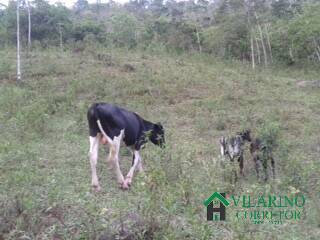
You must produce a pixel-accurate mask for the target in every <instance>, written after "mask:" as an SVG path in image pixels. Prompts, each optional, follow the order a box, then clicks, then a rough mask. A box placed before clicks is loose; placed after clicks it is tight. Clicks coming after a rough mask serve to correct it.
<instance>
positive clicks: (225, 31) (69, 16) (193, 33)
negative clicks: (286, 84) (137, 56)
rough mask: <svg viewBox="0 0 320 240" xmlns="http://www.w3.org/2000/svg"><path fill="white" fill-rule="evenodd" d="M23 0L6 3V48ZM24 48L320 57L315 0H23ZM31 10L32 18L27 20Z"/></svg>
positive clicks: (266, 61) (2, 32)
mask: <svg viewBox="0 0 320 240" xmlns="http://www.w3.org/2000/svg"><path fill="white" fill-rule="evenodd" d="M16 10H17V1H10V2H9V4H8V6H5V5H1V7H0V46H1V47H4V46H14V45H15V42H16ZM19 10H20V25H21V26H20V33H21V41H22V48H23V49H26V48H24V46H27V42H28V31H29V22H28V21H29V19H30V28H31V29H30V35H31V36H30V47H31V44H32V47H42V48H48V47H50V46H60V47H61V48H64V49H65V48H73V49H81V48H84V47H85V45H86V44H98V45H102V46H109V47H125V48H128V49H132V48H141V49H147V50H152V51H164V50H167V51H176V52H178V53H179V52H185V51H187V52H191V53H192V52H200V53H208V54H212V55H214V56H216V57H221V58H225V59H238V60H241V61H246V62H250V63H251V64H252V67H253V68H254V67H255V66H256V65H265V66H266V65H270V64H272V63H275V62H276V63H285V64H297V63H300V64H301V63H303V64H306V63H308V64H309V63H312V62H313V63H319V62H320V18H319V16H320V3H319V1H316V0H211V1H206V0H198V1H194V0H189V1H174V0H168V1H163V0H134V1H132V0H131V1H129V2H128V3H125V4H119V3H116V2H114V1H112V0H110V1H109V2H108V3H101V2H100V1H97V3H96V4H89V3H88V2H87V1H86V0H78V1H77V2H76V3H75V5H74V6H73V7H72V9H69V8H67V7H65V6H64V5H62V4H58V3H57V4H55V5H50V4H49V3H48V2H46V1H45V0H34V1H30V2H28V1H26V0H22V1H19ZM28 14H30V18H28Z"/></svg>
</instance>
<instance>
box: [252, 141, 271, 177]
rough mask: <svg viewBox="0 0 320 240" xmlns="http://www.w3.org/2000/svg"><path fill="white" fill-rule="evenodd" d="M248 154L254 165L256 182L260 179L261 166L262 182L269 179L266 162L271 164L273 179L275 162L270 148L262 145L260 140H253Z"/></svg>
mask: <svg viewBox="0 0 320 240" xmlns="http://www.w3.org/2000/svg"><path fill="white" fill-rule="evenodd" d="M250 153H251V156H252V159H253V161H254V163H255V168H256V173H257V178H258V180H259V179H260V174H259V172H260V168H261V165H262V166H263V169H264V173H265V176H264V181H267V180H268V178H269V175H268V169H267V168H268V162H269V161H270V162H271V170H272V177H273V178H275V161H274V158H273V152H272V148H271V147H270V146H268V145H267V144H264V143H263V141H262V140H261V139H260V138H254V139H253V140H252V142H251V144H250Z"/></svg>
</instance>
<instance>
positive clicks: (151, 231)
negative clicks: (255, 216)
mask: <svg viewBox="0 0 320 240" xmlns="http://www.w3.org/2000/svg"><path fill="white" fill-rule="evenodd" d="M98 52H99V54H100V56H98ZM14 56H15V52H14V51H13V50H11V49H9V51H8V49H6V50H2V51H0V77H1V79H0V81H1V82H0V131H1V138H0V206H1V208H0V226H1V227H0V239H1V238H5V239H19V238H23V237H24V238H25V239H99V238H100V239H114V238H116V237H117V238H119V239H143V238H144V239H216V238H218V237H219V238H221V239H252V238H255V239H302V238H304V239H318V236H319V235H320V226H319V222H320V210H319V209H320V204H319V200H320V196H319V192H320V188H319V186H320V182H319V174H320V162H319V156H320V150H319V145H320V138H319V133H320V124H319V121H320V111H319V106H320V91H319V89H317V88H308V87H306V88H301V87H298V86H297V84H296V83H297V81H299V80H315V79H317V78H318V76H319V74H320V72H319V71H317V70H313V69H294V68H280V67H278V68H276V67H275V68H273V69H257V70H256V71H254V72H253V71H252V70H251V69H250V66H248V65H245V64H243V63H239V62H226V63H225V62H221V61H219V60H217V59H213V58H211V57H210V56H206V55H203V56H199V55H195V56H192V55H168V54H165V53H162V54H158V55H153V54H150V53H147V52H127V51H123V50H112V51H111V50H108V49H99V50H95V49H89V50H86V51H85V52H83V53H72V52H71V51H70V52H65V53H63V54H61V53H60V52H59V51H57V50H56V49H48V50H46V51H37V50H35V51H34V52H32V54H31V56H30V58H29V59H26V58H25V56H24V57H23V62H22V65H23V71H22V72H23V83H22V84H21V85H19V86H17V85H16V83H15V80H14V69H15V61H14ZM101 56H102V57H101ZM125 64H131V65H133V66H134V68H135V71H133V72H127V71H125V68H124V65H125ZM95 101H98V102H100V101H104V102H111V103H116V104H119V105H121V106H124V107H126V108H128V109H130V110H133V111H135V112H138V113H139V114H140V115H141V116H143V117H144V118H145V119H148V120H151V121H154V122H157V121H160V122H162V123H163V125H164V126H165V129H166V140H167V148H166V149H165V150H160V149H158V148H157V147H155V146H153V145H152V144H148V146H147V147H146V148H145V149H144V150H143V151H142V158H143V162H144V165H145V170H146V171H145V174H144V175H141V174H140V175H139V174H137V175H136V176H135V178H134V181H133V186H132V188H131V189H130V191H121V190H120V189H119V187H118V185H117V183H116V180H115V178H114V174H113V173H112V172H111V171H110V170H108V169H107V166H106V154H105V152H104V150H103V149H102V148H100V158H99V162H98V176H99V178H100V183H101V185H102V192H101V193H99V194H95V193H94V192H92V190H91V186H90V182H91V176H90V166H89V160H88V155H87V154H88V148H89V145H88V142H89V141H88V140H89V139H88V129H87V122H86V111H87V108H88V107H89V106H90V105H91V103H92V102H95ZM244 128H251V129H252V132H253V135H255V136H257V135H258V134H261V133H262V132H263V131H269V130H273V129H274V128H277V130H278V138H277V141H278V147H277V148H276V149H275V159H276V173H277V176H276V179H275V180H274V181H271V180H270V181H269V182H267V183H259V182H257V180H256V177H255V171H254V165H253V163H252V160H251V159H250V156H249V154H248V153H247V152H248V151H247V152H246V155H245V175H246V177H245V178H241V179H240V180H239V181H238V182H236V183H234V182H233V181H232V179H231V178H232V177H231V176H232V167H230V166H228V165H230V164H224V165H225V166H224V167H223V166H221V165H220V163H219V161H221V159H220V158H219V146H218V140H219V137H220V136H221V135H231V134H234V133H235V132H237V131H239V130H241V129H244ZM120 161H121V168H122V170H123V172H125V173H126V172H127V171H128V169H129V167H130V163H131V156H130V154H129V151H127V150H125V149H122V150H121V157H120ZM216 190H218V191H226V192H228V193H232V194H242V193H244V192H255V193H265V194H268V193H272V194H277V193H279V194H282V195H283V194H289V193H291V192H293V191H297V190H298V191H300V192H302V193H303V194H305V195H306V197H307V203H306V206H305V210H304V211H305V214H306V217H305V218H304V219H302V220H301V221H300V222H298V223H293V222H288V223H285V224H283V225H270V224H269V225H268V224H267V225H266V224H265V225H254V224H246V223H243V222H238V221H236V220H235V219H229V220H228V221H227V222H219V223H216V222H207V221H206V211H205V208H204V206H203V201H204V200H205V199H206V198H207V197H209V196H210V195H211V193H212V192H214V191H216Z"/></svg>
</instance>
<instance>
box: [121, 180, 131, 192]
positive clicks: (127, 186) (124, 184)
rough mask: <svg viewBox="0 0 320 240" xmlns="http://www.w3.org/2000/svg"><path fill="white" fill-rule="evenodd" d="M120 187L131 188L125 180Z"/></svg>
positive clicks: (123, 188)
mask: <svg viewBox="0 0 320 240" xmlns="http://www.w3.org/2000/svg"><path fill="white" fill-rule="evenodd" d="M120 188H121V189H122V190H129V188H130V186H129V185H128V184H127V183H126V182H125V181H123V183H122V184H121V185H120Z"/></svg>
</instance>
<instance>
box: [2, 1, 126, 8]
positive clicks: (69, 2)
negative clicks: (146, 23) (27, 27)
mask: <svg viewBox="0 0 320 240" xmlns="http://www.w3.org/2000/svg"><path fill="white" fill-rule="evenodd" d="M76 1H77V0H49V2H50V3H56V2H61V3H63V4H64V5H65V6H67V7H71V6H73V4H74V3H75V2H76ZM114 1H115V2H119V3H124V2H128V1H129V0H114ZM8 2H9V0H0V3H3V4H5V5H8ZM88 2H89V3H96V2H97V0H88ZM100 2H102V3H107V2H109V0H100Z"/></svg>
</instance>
